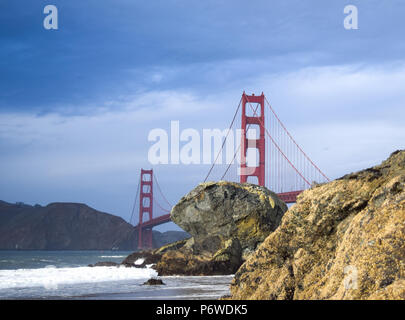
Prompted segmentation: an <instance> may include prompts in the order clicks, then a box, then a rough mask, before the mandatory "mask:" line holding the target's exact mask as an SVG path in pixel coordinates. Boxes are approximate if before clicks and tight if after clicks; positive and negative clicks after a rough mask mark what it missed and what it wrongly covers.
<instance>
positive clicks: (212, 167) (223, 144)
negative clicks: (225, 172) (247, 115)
mask: <svg viewBox="0 0 405 320" xmlns="http://www.w3.org/2000/svg"><path fill="white" fill-rule="evenodd" d="M241 103H242V98H241V99H240V101H239V105H238V107H237V109H236V112H235V114H234V116H233V119H232V122H231V125H230V126H229V129H228V132H227V133H226V136H225V139H224V141H223V142H222V146H221V150H219V151H218V154H217V157H216V158H215V161H214V163H213V164H212V166H211V168H210V170H209V171H208V174H207V176H206V177H205V179H204V182H206V181H207V179H208V177H209V175H210V174H211V172H212V169H214V166H215V164H216V162H217V160H218V158H219V155H220V154H221V152H222V150H223V149H224V146H225V143H226V139H227V138H228V135H229V132H230V131H231V128H232V126H233V124H234V122H235V119H236V116H237V114H238V112H239V109H240V105H241ZM234 158H235V157H234ZM232 161H233V160H232ZM221 180H222V178H221Z"/></svg>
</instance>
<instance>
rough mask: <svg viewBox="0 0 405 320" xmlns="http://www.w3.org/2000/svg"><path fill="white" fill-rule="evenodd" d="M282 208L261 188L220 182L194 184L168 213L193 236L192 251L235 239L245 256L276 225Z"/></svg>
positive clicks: (212, 248) (210, 249)
mask: <svg viewBox="0 0 405 320" xmlns="http://www.w3.org/2000/svg"><path fill="white" fill-rule="evenodd" d="M285 211H287V206H286V205H285V203H284V202H282V201H281V200H280V199H279V198H278V197H277V195H276V194H275V193H273V192H271V191H269V190H268V189H266V188H265V187H261V186H257V185H253V184H249V183H245V184H239V183H232V182H225V181H220V182H208V183H202V184H200V185H198V186H197V187H196V188H195V189H194V190H192V191H191V192H190V193H189V194H187V195H186V196H185V197H183V198H182V199H181V200H180V201H179V203H178V204H177V205H176V206H174V207H173V209H172V211H171V214H170V216H171V218H172V220H173V221H174V222H175V223H176V224H177V225H179V226H180V227H181V228H182V229H184V230H186V231H187V232H188V233H189V234H190V235H191V236H192V237H193V240H194V243H193V245H192V247H193V251H194V253H195V254H199V253H203V252H205V251H208V252H210V253H215V252H216V251H218V250H219V249H221V248H223V247H224V243H225V241H227V240H229V239H233V238H235V239H238V241H239V243H240V246H241V248H242V251H243V253H244V255H245V256H247V255H248V254H249V253H251V252H253V251H254V250H255V249H256V247H257V245H258V244H259V243H261V242H263V241H264V239H265V238H266V237H267V236H268V235H269V234H270V232H272V231H274V230H275V229H276V228H277V226H278V225H279V224H280V221H281V218H282V216H283V214H284V212H285Z"/></svg>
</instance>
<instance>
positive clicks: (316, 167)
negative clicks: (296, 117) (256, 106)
mask: <svg viewBox="0 0 405 320" xmlns="http://www.w3.org/2000/svg"><path fill="white" fill-rule="evenodd" d="M264 99H265V100H266V102H267V104H268V106H269V108H270V110H271V112H272V113H273V114H274V116H275V117H276V119H277V121H278V122H279V124H280V125H281V126H282V128H283V129H284V131H285V132H286V133H287V135H288V136H289V137H290V139H291V140H292V142H293V143H294V144H295V145H296V146H297V148H298V149H299V150H300V151H301V152H302V154H303V155H304V157H305V158H307V159H308V160H309V162H311V164H312V165H313V166H314V167H315V169H316V170H318V171H319V173H320V174H321V175H323V176H324V178H325V179H326V180H328V181H330V180H329V178H328V177H327V176H326V175H325V174H324V173H323V172H322V170H321V169H319V168H318V166H317V165H316V164H315V163H314V162H313V161H312V160H311V159H310V158H309V157H308V156H307V154H306V153H305V152H304V150H302V149H301V147H300V146H299V145H298V143H297V142H296V141H295V140H294V138H293V137H292V135H291V134H290V132H289V131H288V130H287V128H286V127H285V126H284V124H283V123H282V122H281V120H280V119H279V117H278V116H277V114H276V112H275V111H274V109H273V108H272V106H271V104H270V102H269V101H268V100H267V98H266V96H265V97H264Z"/></svg>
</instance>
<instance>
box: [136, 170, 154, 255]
mask: <svg viewBox="0 0 405 320" xmlns="http://www.w3.org/2000/svg"><path fill="white" fill-rule="evenodd" d="M139 200H140V201H139V224H138V248H139V249H142V248H152V246H153V244H152V227H143V226H142V224H143V216H144V214H149V221H150V220H152V214H153V169H151V170H144V169H142V170H141V185H140V198H139Z"/></svg>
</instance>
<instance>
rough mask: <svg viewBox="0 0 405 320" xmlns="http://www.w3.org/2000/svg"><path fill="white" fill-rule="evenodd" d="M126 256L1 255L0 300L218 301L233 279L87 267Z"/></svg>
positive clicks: (90, 253)
mask: <svg viewBox="0 0 405 320" xmlns="http://www.w3.org/2000/svg"><path fill="white" fill-rule="evenodd" d="M130 253H131V252H123V251H0V299H111V300H115V299H125V300H131V299H145V300H146V299H153V300H158V299H165V300H166V299H168V300H172V299H218V298H219V297H221V296H223V295H227V294H229V283H230V281H231V280H232V276H210V277H191V276H171V277H161V279H162V280H163V282H164V283H165V285H163V286H144V285H143V283H144V282H145V281H146V280H148V279H150V278H151V277H157V273H156V271H155V270H153V269H151V268H142V269H141V268H125V267H123V266H122V267H88V265H89V264H94V263H96V262H99V261H113V262H117V263H119V262H121V261H122V260H123V259H124V258H125V257H126V256H127V255H128V254H130Z"/></svg>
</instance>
